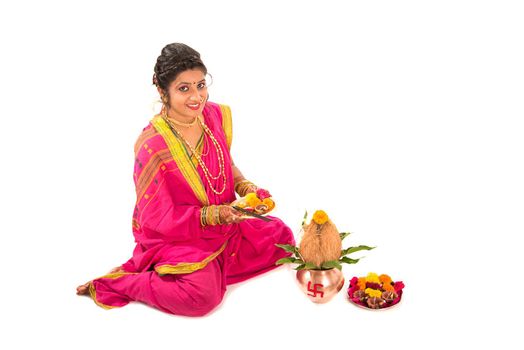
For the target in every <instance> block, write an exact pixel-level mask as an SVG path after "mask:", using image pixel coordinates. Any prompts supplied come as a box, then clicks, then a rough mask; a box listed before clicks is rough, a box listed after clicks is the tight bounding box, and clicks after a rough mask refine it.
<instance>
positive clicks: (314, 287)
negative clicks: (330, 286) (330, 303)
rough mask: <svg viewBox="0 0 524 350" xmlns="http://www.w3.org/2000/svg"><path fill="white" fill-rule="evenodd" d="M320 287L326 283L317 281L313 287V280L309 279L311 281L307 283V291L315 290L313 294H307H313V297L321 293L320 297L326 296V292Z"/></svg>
mask: <svg viewBox="0 0 524 350" xmlns="http://www.w3.org/2000/svg"><path fill="white" fill-rule="evenodd" d="M318 287H320V288H323V287H324V285H323V284H320V283H315V284H314V285H313V289H311V281H309V282H308V283H307V291H308V292H313V294H309V293H308V294H307V295H309V296H312V297H316V296H317V294H320V297H321V298H323V297H324V292H323V291H322V289H320V290H319V289H317V288H318Z"/></svg>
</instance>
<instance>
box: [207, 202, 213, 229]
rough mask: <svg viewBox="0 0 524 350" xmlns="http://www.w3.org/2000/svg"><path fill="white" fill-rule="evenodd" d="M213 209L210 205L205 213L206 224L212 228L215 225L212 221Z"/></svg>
mask: <svg viewBox="0 0 524 350" xmlns="http://www.w3.org/2000/svg"><path fill="white" fill-rule="evenodd" d="M213 207H214V205H210V206H209V207H208V209H207V212H206V220H207V223H208V225H212V226H214V225H215V222H214V221H213Z"/></svg>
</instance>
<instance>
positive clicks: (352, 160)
mask: <svg viewBox="0 0 524 350" xmlns="http://www.w3.org/2000/svg"><path fill="white" fill-rule="evenodd" d="M523 16H524V11H523V8H522V5H521V4H520V2H518V1H457V0H454V1H431V2H430V1H357V2H349V1H345V2H342V1H341V2H335V1H322V2H318V1H314V2H313V1H311V2H308V1H296V2H294V1H287V2H284V1H279V2H275V1H263V2H262V1H261V2H256V3H255V2H248V1H245V2H240V1H239V2H229V1H184V2H181V1H165V2H163V1H149V2H148V3H147V5H145V4H140V5H139V4H138V2H135V1H127V2H109V1H106V2H102V1H90V2H85V3H81V2H73V1H67V2H66V1H64V2H62V3H59V2H56V1H41V2H37V1H34V2H27V1H18V2H16V5H13V4H10V3H9V2H2V5H0V32H1V34H0V35H1V38H2V40H1V42H2V53H1V54H0V60H1V65H0V81H1V83H0V84H1V107H0V108H1V111H0V115H1V131H0V133H1V134H0V135H1V139H0V143H1V144H0V150H1V151H0V152H1V159H0V161H1V167H2V168H1V173H0V176H1V181H0V186H1V196H2V200H1V202H2V210H1V217H2V218H1V226H0V231H1V233H2V252H1V254H0V263H1V265H0V266H1V268H2V275H3V276H2V282H1V286H2V287H1V288H0V293H1V300H2V309H1V310H0V317H1V319H2V323H3V324H4V326H3V327H4V328H3V331H2V334H3V335H2V336H1V337H0V344H1V345H0V347H1V348H2V349H22V348H24V349H28V348H61V349H71V348H77V349H97V348H99V349H109V348H114V349H160V348H162V349H171V348H172V349H179V348H208V349H211V348H214V349H216V348H217V347H222V346H224V347H226V348H255V349H267V348H268V347H274V348H276V347H279V348H288V349H291V348H292V349H317V348H324V349H325V348H327V349H332V348H338V347H340V348H348V349H354V348H361V349H363V348H377V349H378V348H380V349H384V348H393V349H396V348H407V347H409V348H413V347H414V346H417V347H418V346H420V347H421V348H429V349H441V348H442V347H445V348H458V347H460V346H464V347H468V348H473V347H474V346H486V347H492V346H500V347H505V348H517V347H518V344H519V343H520V338H521V337H520V336H519V335H518V334H517V332H519V329H520V328H521V326H518V324H521V322H520V317H521V315H522V311H523V310H522V297H521V296H522V290H523V281H522V280H523V277H522V273H521V268H518V266H521V265H522V262H519V261H521V255H520V253H521V249H520V245H519V244H517V241H518V240H519V238H520V236H521V235H522V234H523V233H524V230H523V228H524V224H523V213H524V211H523V209H524V204H523V198H524V197H523V195H524V186H523V182H522V179H523V178H524V170H523V154H522V150H523V149H524V140H523V128H522V126H521V119H522V118H523V116H524V115H523V112H524V106H523V96H524V83H523V82H524V68H523V66H524V65H523V64H522V62H524V49H523V34H522V33H524V22H523V21H522V18H523ZM171 42H183V43H186V44H188V45H189V46H191V47H193V48H195V49H196V50H197V51H199V52H200V54H201V55H202V58H203V60H204V62H205V64H206V65H207V67H208V69H209V71H210V72H211V73H212V74H213V76H214V78H215V82H214V85H213V86H212V87H211V90H210V94H211V100H212V101H214V102H219V103H225V104H228V105H230V106H231V109H232V112H233V122H234V139H233V148H232V153H233V157H234V158H235V162H236V163H237V164H238V165H239V167H240V168H241V170H242V171H243V172H244V175H246V177H247V178H249V179H251V180H252V181H254V182H255V183H257V184H258V185H260V186H262V187H265V188H267V189H269V190H270V191H271V193H272V194H273V196H274V197H275V199H276V201H277V205H278V208H277V211H276V212H275V215H277V216H279V217H281V218H282V219H283V220H284V221H285V222H286V223H287V224H288V225H289V226H290V227H291V228H292V229H293V231H294V232H295V233H296V234H297V236H298V228H299V225H300V222H301V220H302V215H303V213H304V210H308V211H310V212H313V211H314V210H315V209H324V210H326V211H327V212H328V214H329V215H330V217H331V218H332V220H333V221H334V222H335V224H336V225H337V226H338V227H339V229H341V230H344V231H346V230H347V231H351V232H353V235H351V236H350V237H349V238H347V240H346V241H345V246H348V245H358V244H368V245H376V246H377V249H375V250H373V251H371V252H366V253H365V254H361V255H366V257H365V259H363V260H362V261H361V262H359V263H358V264H357V265H345V266H344V269H343V272H344V275H345V277H346V285H345V286H344V289H343V290H342V291H341V292H340V293H339V294H338V295H337V296H336V297H335V299H333V300H332V301H331V302H330V303H328V304H324V305H317V304H313V303H311V302H310V301H309V300H308V299H307V298H306V297H305V296H304V295H302V294H301V292H300V291H299V289H298V287H297V286H296V285H295V281H294V278H295V277H294V271H293V270H292V268H291V266H285V267H282V268H279V269H277V270H275V271H273V272H270V273H268V274H265V275H262V276H260V277H257V278H255V279H252V280H249V281H247V282H244V283H241V284H238V285H235V286H232V287H231V288H230V289H229V291H228V292H227V294H226V296H225V299H224V301H223V303H222V304H221V305H220V307H219V308H217V309H216V310H215V311H214V312H212V313H211V314H209V315H208V316H206V317H203V318H188V317H181V316H172V315H168V314H165V313H162V312H160V311H158V310H156V309H152V308H150V307H147V306H145V305H143V304H138V303H131V304H129V305H128V306H126V307H124V308H121V309H115V310H111V311H106V310H103V309H102V308H99V307H97V306H96V305H95V304H94V303H93V302H92V301H91V300H90V299H89V298H87V297H78V296H76V295H75V288H76V286H77V285H78V284H81V283H84V282H86V281H87V280H89V279H91V278H94V277H98V276H100V275H102V274H104V273H105V272H106V271H108V270H109V269H110V268H112V267H114V266H116V265H119V264H121V263H123V262H125V261H126V260H127V259H128V258H129V257H130V256H131V252H132V249H133V246H134V243H133V237H132V233H131V214H132V209H133V207H134V200H135V193H134V186H133V180H132V171H133V170H132V169H133V145H134V142H135V140H136V138H137V137H138V135H139V134H140V132H141V130H142V128H143V127H145V126H146V125H147V123H148V121H149V120H150V118H151V117H152V116H153V113H154V112H153V111H152V109H151V108H152V107H151V105H152V103H153V102H154V101H155V100H156V99H157V94H156V91H155V89H154V87H153V86H152V84H151V77H152V74H153V67H154V64H155V62H156V58H157V56H158V55H159V54H160V50H161V49H162V47H164V45H166V44H168V43H171ZM297 238H298V237H297ZM358 256H359V255H358V253H357V254H354V256H353V257H358ZM369 271H375V272H377V273H388V274H390V275H391V276H392V277H393V278H394V279H397V280H403V281H404V283H405V284H406V288H405V294H404V298H403V301H402V303H401V304H400V305H399V306H398V307H396V308H394V309H391V310H389V311H383V312H370V311H367V310H362V309H359V308H357V307H354V306H353V305H351V304H350V303H349V302H348V301H347V299H346V289H347V280H349V279H350V278H351V277H352V276H355V275H364V274H366V273H367V272H369ZM514 316H516V317H518V320H519V321H510V317H514ZM5 321H7V323H5Z"/></svg>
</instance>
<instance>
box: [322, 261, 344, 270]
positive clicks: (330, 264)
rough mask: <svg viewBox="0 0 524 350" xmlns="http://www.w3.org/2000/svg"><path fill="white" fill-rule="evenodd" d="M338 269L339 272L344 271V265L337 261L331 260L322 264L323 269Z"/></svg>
mask: <svg viewBox="0 0 524 350" xmlns="http://www.w3.org/2000/svg"><path fill="white" fill-rule="evenodd" d="M335 267H336V268H337V269H339V270H342V265H341V264H340V263H339V262H338V261H337V260H331V261H324V262H323V263H322V268H323V269H326V270H327V269H332V268H335Z"/></svg>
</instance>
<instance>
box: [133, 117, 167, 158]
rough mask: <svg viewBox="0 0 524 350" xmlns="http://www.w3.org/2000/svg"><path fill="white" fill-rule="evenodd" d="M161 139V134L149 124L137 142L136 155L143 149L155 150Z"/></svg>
mask: <svg viewBox="0 0 524 350" xmlns="http://www.w3.org/2000/svg"><path fill="white" fill-rule="evenodd" d="M159 138H161V136H160V134H159V133H158V131H157V130H156V129H155V127H154V126H153V124H152V123H151V122H149V123H148V124H147V126H146V127H145V128H143V129H142V132H141V133H140V135H139V136H138V138H137V140H136V141H135V154H138V152H139V151H140V150H141V149H143V148H145V149H146V150H147V149H152V148H155V144H156V143H158V142H159V141H160V140H159Z"/></svg>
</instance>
